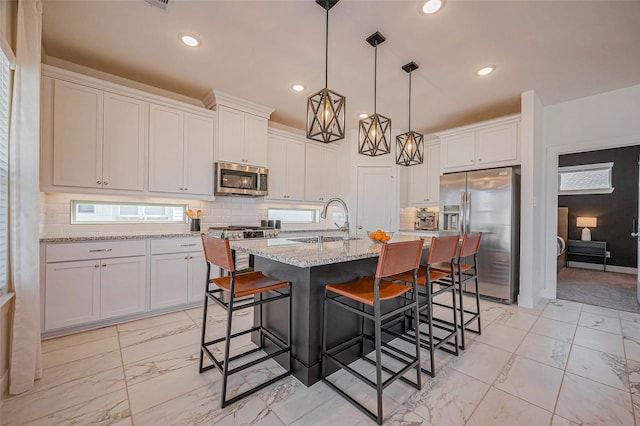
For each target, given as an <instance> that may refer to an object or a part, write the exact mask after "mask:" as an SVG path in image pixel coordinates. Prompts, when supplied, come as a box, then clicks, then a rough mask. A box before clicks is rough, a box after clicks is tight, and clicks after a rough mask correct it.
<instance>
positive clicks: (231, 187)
mask: <svg viewBox="0 0 640 426" xmlns="http://www.w3.org/2000/svg"><path fill="white" fill-rule="evenodd" d="M215 172H216V176H215V185H216V190H215V193H214V194H215V195H243V196H246V197H264V196H265V195H267V194H268V193H269V186H268V179H269V170H268V169H267V168H265V167H253V166H245V165H243V164H234V163H222V162H219V163H216V164H215Z"/></svg>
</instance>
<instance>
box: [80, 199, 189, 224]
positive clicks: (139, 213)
mask: <svg viewBox="0 0 640 426" xmlns="http://www.w3.org/2000/svg"><path fill="white" fill-rule="evenodd" d="M188 208H189V207H188V206H187V205H186V204H145V203H120V202H101V201H77V200H73V201H71V223H73V224H82V223H141V222H142V223H158V222H161V223H165V222H170V223H186V222H187V217H186V215H185V213H184V212H185V210H187V209H188Z"/></svg>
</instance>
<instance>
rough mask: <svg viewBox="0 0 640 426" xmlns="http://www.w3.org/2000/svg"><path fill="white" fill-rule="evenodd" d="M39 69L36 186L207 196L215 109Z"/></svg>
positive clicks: (210, 191)
mask: <svg viewBox="0 0 640 426" xmlns="http://www.w3.org/2000/svg"><path fill="white" fill-rule="evenodd" d="M42 69H43V78H42V109H41V117H42V118H41V135H42V138H41V141H42V142H41V156H40V167H41V169H40V185H41V188H40V189H41V190H42V191H62V192H69V190H70V189H69V187H73V188H74V191H78V192H84V193H114V194H118V193H120V194H127V193H128V194H131V193H136V194H139V193H147V194H148V193H153V194H154V195H156V193H157V192H164V193H167V194H180V195H183V196H187V197H192V198H193V197H199V198H203V196H206V197H207V198H213V161H214V157H213V155H214V151H213V149H214V137H215V134H214V130H215V129H214V127H215V124H214V121H215V112H212V111H210V110H206V109H204V108H202V107H197V106H193V105H190V104H186V103H183V102H179V101H175V100H173V99H168V98H164V97H161V96H157V95H153V94H150V93H147V92H141V91H139V90H136V89H132V88H128V87H124V86H121V85H118V84H114V83H110V82H107V81H103V80H98V79H96V78H93V77H88V76H85V75H82V74H77V73H73V72H70V71H66V70H62V69H58V68H55V67H51V66H48V65H43V66H42ZM151 151H153V152H151ZM148 166H149V167H148Z"/></svg>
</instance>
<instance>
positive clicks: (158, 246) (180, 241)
mask: <svg viewBox="0 0 640 426" xmlns="http://www.w3.org/2000/svg"><path fill="white" fill-rule="evenodd" d="M201 250H202V240H201V239H200V237H186V238H159V239H155V240H151V254H165V253H183V252H187V251H201Z"/></svg>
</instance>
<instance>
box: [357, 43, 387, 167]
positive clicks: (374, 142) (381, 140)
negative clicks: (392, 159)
mask: <svg viewBox="0 0 640 426" xmlns="http://www.w3.org/2000/svg"><path fill="white" fill-rule="evenodd" d="M385 40H386V39H385V38H384V36H383V35H382V34H380V33H379V32H377V31H376V32H375V33H374V34H372V35H370V36H369V37H367V43H369V44H370V45H371V46H373V47H374V50H375V54H374V74H373V75H374V77H373V114H371V115H369V116H368V117H366V118H363V119H361V120H360V122H359V125H358V129H359V130H358V153H360V154H363V155H368V156H371V157H376V156H378V155H384V154H389V153H390V152H391V119H390V118H387V117H385V116H383V115H380V114H378V112H377V110H376V106H377V105H376V101H377V99H376V96H377V93H376V89H377V78H378V75H377V73H378V45H380V44H382V43H383V42H384V41H385Z"/></svg>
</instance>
